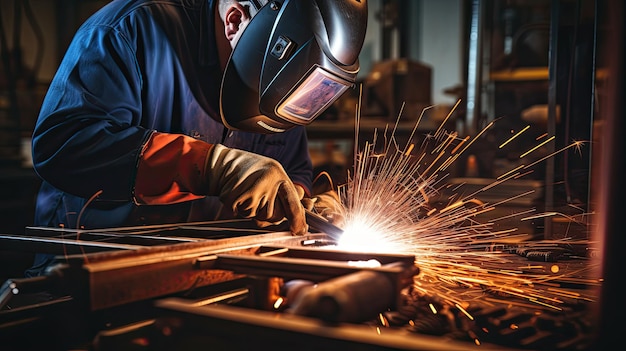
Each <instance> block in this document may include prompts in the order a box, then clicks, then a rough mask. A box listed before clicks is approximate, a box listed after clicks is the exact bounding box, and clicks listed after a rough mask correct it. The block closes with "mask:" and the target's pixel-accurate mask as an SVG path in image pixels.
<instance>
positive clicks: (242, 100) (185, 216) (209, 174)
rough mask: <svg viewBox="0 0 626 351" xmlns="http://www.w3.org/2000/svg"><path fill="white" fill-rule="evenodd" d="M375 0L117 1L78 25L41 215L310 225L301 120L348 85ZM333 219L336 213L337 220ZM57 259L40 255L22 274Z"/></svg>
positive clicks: (63, 219)
mask: <svg viewBox="0 0 626 351" xmlns="http://www.w3.org/2000/svg"><path fill="white" fill-rule="evenodd" d="M366 22H367V2H366V0H319V1H300V0H282V1H267V0H265V1H259V0H251V1H239V0H115V1H112V2H110V3H109V4H107V5H105V6H104V7H103V8H101V9H100V10H99V11H98V12H96V13H95V14H94V15H92V16H91V17H90V18H89V19H87V20H86V21H85V23H83V25H82V26H81V27H80V28H79V29H78V31H77V32H76V34H75V37H74V39H73V40H72V42H71V44H70V46H69V47H68V50H67V52H66V54H65V56H64V58H63V60H62V62H61V64H60V66H59V68H58V71H57V72H56V75H55V77H54V79H53V81H52V82H51V85H50V87H49V90H48V92H47V95H46V97H45V99H44V101H43V105H42V107H41V111H40V114H39V117H38V120H37V122H36V126H35V129H34V132H33V138H32V148H33V149H32V153H33V163H34V168H35V171H36V172H37V174H38V175H39V176H40V178H41V180H42V185H41V189H40V191H39V194H38V197H37V202H36V213H35V219H34V225H36V226H46V227H65V228H87V229H91V228H105V227H119V226H139V225H150V224H163V223H184V222H192V221H193V222H195V221H208V220H217V219H225V218H242V217H243V218H252V219H254V220H255V221H257V222H258V223H259V225H261V226H265V225H270V224H279V223H281V222H284V221H287V222H288V224H289V230H290V231H291V232H292V233H293V234H294V235H301V234H304V233H306V232H307V231H308V230H309V228H308V225H307V223H306V219H305V210H304V207H305V205H304V204H307V206H311V205H310V204H313V207H314V208H317V209H318V210H319V211H320V212H322V213H330V215H329V218H332V216H333V214H332V211H330V212H329V211H326V210H325V209H327V208H333V207H334V206H336V205H337V201H338V197H337V193H336V189H333V187H332V186H330V187H327V188H326V189H324V190H323V191H318V192H314V191H312V178H313V174H312V172H313V171H312V165H311V160H310V158H309V154H308V145H307V138H306V133H305V126H306V125H308V124H309V123H311V122H312V121H313V120H315V119H316V118H317V117H318V116H319V115H320V114H322V113H323V112H324V110H326V108H328V107H329V106H330V105H331V104H332V103H333V102H334V101H335V100H336V99H337V98H339V97H340V96H341V95H342V94H343V93H344V92H345V91H346V90H347V89H351V88H353V87H354V84H355V81H356V75H357V73H358V69H359V62H358V55H359V52H360V50H361V47H362V44H363V40H364V37H365V29H366ZM335 218H337V217H335ZM52 262H53V257H52V256H50V255H43V254H38V255H37V256H36V258H35V264H34V266H33V267H32V268H31V269H30V270H28V271H27V272H26V275H27V276H35V275H40V274H42V273H43V271H44V268H45V267H47V266H49V265H50V264H51V263H52Z"/></svg>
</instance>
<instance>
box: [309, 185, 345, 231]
mask: <svg viewBox="0 0 626 351" xmlns="http://www.w3.org/2000/svg"><path fill="white" fill-rule="evenodd" d="M309 200H310V201H311V202H312V204H313V212H315V213H317V214H320V215H321V216H322V217H324V218H325V219H326V220H327V221H328V222H330V223H332V224H334V225H335V226H337V227H339V228H343V226H344V224H345V218H344V215H343V213H344V211H343V205H342V204H341V201H340V200H339V195H338V194H337V192H336V191H334V190H329V191H327V192H324V193H321V194H317V195H315V196H314V197H312V198H311V199H309Z"/></svg>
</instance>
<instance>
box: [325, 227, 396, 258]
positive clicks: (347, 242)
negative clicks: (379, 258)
mask: <svg viewBox="0 0 626 351" xmlns="http://www.w3.org/2000/svg"><path fill="white" fill-rule="evenodd" d="M337 246H338V247H339V248H340V249H343V250H350V251H361V252H397V249H398V248H397V247H396V245H394V243H392V242H390V241H389V240H385V236H384V235H383V233H381V232H379V231H378V230H376V229H375V228H372V227H370V226H368V225H366V224H364V223H349V224H348V225H346V228H345V229H344V232H343V234H342V235H341V238H339V242H338V243H337Z"/></svg>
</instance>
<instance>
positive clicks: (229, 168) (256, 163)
mask: <svg viewBox="0 0 626 351" xmlns="http://www.w3.org/2000/svg"><path fill="white" fill-rule="evenodd" d="M205 169H206V170H205V176H206V179H207V182H208V195H216V196H219V198H220V200H221V201H222V203H224V205H225V206H229V207H231V208H232V209H233V211H234V212H236V213H237V214H239V215H241V216H243V217H246V218H254V219H256V220H257V221H260V222H267V223H271V224H278V223H280V222H282V221H283V220H284V219H287V221H288V222H289V228H290V230H291V232H292V234H294V235H304V234H306V233H307V231H308V225H307V224H306V218H305V214H304V207H303V206H302V204H301V202H300V199H301V196H300V194H299V193H298V191H297V190H296V186H295V185H294V184H293V183H292V182H291V180H290V179H289V176H287V173H286V172H285V170H284V169H283V167H282V166H281V165H280V163H279V162H277V161H276V160H274V159H271V158H269V157H265V156H261V155H257V154H254V153H251V152H247V151H243V150H237V149H232V148H228V147H225V146H223V145H220V144H216V145H214V146H213V148H212V150H211V151H210V152H209V154H208V157H207V163H206V167H205Z"/></svg>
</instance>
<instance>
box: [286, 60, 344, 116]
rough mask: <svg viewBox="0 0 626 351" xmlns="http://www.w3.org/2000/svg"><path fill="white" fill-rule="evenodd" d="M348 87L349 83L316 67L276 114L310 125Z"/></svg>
mask: <svg viewBox="0 0 626 351" xmlns="http://www.w3.org/2000/svg"><path fill="white" fill-rule="evenodd" d="M349 86H351V84H350V83H349V82H347V81H345V80H343V79H341V78H339V77H337V76H335V75H333V74H332V73H330V72H328V71H325V70H323V69H322V68H320V67H317V68H315V69H314V70H313V71H312V72H311V73H310V74H309V76H308V77H307V78H306V79H305V80H304V81H303V82H302V83H300V85H299V86H298V87H297V88H296V89H294V90H293V92H292V93H291V94H290V95H288V96H287V97H286V98H285V99H284V100H283V102H282V103H281V104H280V105H279V106H278V108H277V110H276V114H277V115H279V116H281V117H283V118H285V119H288V120H292V121H294V122H296V123H298V124H301V123H310V122H311V121H312V120H314V119H315V118H316V117H317V116H319V115H320V114H321V113H322V112H324V110H325V109H326V108H327V107H328V106H330V104H332V103H333V102H335V100H337V99H338V98H339V97H340V96H341V95H342V94H343V92H344V91H346V89H348V87H349Z"/></svg>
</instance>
